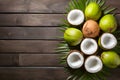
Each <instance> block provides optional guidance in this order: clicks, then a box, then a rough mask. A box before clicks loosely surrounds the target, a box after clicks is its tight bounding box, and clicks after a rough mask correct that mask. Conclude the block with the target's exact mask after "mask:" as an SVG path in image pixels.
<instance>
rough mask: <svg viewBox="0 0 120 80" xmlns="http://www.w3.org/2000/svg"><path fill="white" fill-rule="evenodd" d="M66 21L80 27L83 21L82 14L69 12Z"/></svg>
mask: <svg viewBox="0 0 120 80" xmlns="http://www.w3.org/2000/svg"><path fill="white" fill-rule="evenodd" d="M67 20H68V22H69V23H70V24H72V25H80V24H81V23H83V21H84V14H83V12H82V11H81V10H77V9H74V10H71V11H70V12H69V13H68V16H67Z"/></svg>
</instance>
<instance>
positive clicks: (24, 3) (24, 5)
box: [0, 0, 120, 13]
mask: <svg viewBox="0 0 120 80" xmlns="http://www.w3.org/2000/svg"><path fill="white" fill-rule="evenodd" d="M69 1H70V0H0V12H11V13H16V12H17V13H65V8H67V7H68V3H69ZM119 3H120V1H119V0H107V4H109V5H111V6H112V7H116V8H118V10H117V13H119V12H120V10H119V7H120V5H119ZM6 5H7V6H6Z"/></svg>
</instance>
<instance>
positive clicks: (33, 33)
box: [0, 27, 63, 40]
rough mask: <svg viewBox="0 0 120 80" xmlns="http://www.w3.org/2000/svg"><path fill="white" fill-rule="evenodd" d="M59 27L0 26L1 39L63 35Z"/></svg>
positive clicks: (51, 37)
mask: <svg viewBox="0 0 120 80" xmlns="http://www.w3.org/2000/svg"><path fill="white" fill-rule="evenodd" d="M59 29H60V28H59V27H0V39H24V40H26V39H27V40H28V39H32V40H33V39H50V40H54V39H57V40H58V36H62V35H63V33H62V32H60V30H59Z"/></svg>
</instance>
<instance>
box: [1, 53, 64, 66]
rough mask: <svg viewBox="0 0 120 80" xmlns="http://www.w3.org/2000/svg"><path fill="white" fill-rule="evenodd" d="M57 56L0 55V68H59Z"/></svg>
mask: <svg viewBox="0 0 120 80" xmlns="http://www.w3.org/2000/svg"><path fill="white" fill-rule="evenodd" d="M59 57H60V55H59V54H52V55H51V54H10V53H8V54H4V53H3V54H0V66H22V67H28V66H38V67H60V66H62V65H61V64H59V61H60V59H59Z"/></svg>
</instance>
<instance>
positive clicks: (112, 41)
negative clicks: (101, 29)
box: [100, 33, 117, 49]
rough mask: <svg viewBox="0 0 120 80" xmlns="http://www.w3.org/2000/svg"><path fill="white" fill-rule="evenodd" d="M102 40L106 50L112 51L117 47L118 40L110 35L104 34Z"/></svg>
mask: <svg viewBox="0 0 120 80" xmlns="http://www.w3.org/2000/svg"><path fill="white" fill-rule="evenodd" d="M100 40H101V45H102V47H103V48H105V49H112V48H114V47H115V46H116V45H117V39H116V38H115V36H114V35H112V34H110V33H104V34H103V35H102V36H101V39H100Z"/></svg>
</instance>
